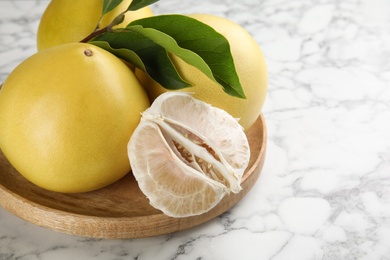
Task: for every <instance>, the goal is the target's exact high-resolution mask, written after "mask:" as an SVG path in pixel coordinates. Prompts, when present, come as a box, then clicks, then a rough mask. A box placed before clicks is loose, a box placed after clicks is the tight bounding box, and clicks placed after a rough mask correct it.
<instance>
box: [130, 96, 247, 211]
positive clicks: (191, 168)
mask: <svg viewBox="0 0 390 260" xmlns="http://www.w3.org/2000/svg"><path fill="white" fill-rule="evenodd" d="M128 154H129V159H130V164H131V168H132V171H133V174H134V176H135V178H136V180H137V182H138V185H139V187H140V189H141V191H142V192H143V193H144V194H145V195H146V197H147V198H148V199H149V201H150V204H151V205H152V206H153V207H155V208H157V209H159V210H161V211H162V212H163V213H164V214H166V215H168V216H171V217H188V216H194V215H200V214H202V213H205V212H207V211H209V210H210V209H212V208H213V207H214V206H216V205H217V204H218V202H219V201H221V199H222V198H223V197H224V196H225V195H226V194H229V193H230V192H233V193H238V192H240V190H241V186H240V183H241V179H242V176H243V174H244V171H245V169H246V167H247V166H248V163H249V158H250V148H249V144H248V140H247V137H246V135H245V133H244V130H243V128H242V126H241V125H240V124H239V123H238V122H237V120H236V119H235V118H233V117H232V116H231V115H230V114H228V113H227V112H226V111H224V110H221V109H219V108H215V107H212V106H211V105H209V104H207V103H205V102H203V101H200V100H197V99H195V98H193V97H192V96H191V95H190V94H187V93H179V92H167V93H164V94H162V95H160V96H159V97H158V98H157V99H156V100H155V101H154V102H153V104H152V105H151V107H150V108H148V109H147V110H146V111H144V112H143V114H142V118H141V122H140V123H139V125H138V126H137V128H136V130H135V131H134V133H133V135H132V137H131V139H130V141H129V144H128Z"/></svg>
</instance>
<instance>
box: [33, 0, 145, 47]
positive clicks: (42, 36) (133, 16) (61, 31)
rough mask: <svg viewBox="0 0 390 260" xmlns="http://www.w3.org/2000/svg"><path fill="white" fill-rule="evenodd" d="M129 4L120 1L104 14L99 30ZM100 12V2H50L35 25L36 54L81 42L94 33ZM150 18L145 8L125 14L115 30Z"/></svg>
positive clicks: (92, 0)
mask: <svg viewBox="0 0 390 260" xmlns="http://www.w3.org/2000/svg"><path fill="white" fill-rule="evenodd" d="M131 1H132V0H124V1H123V2H122V3H121V4H120V5H118V6H117V7H116V8H115V9H113V10H111V11H110V12H108V13H107V14H105V15H104V17H103V19H102V23H101V26H100V28H104V27H106V26H107V25H108V24H110V23H111V22H112V20H113V19H114V18H115V17H116V16H117V15H119V14H120V13H121V12H123V11H125V10H126V9H127V7H128V6H129V5H130V3H131ZM102 10H103V0H82V1H70V0H51V2H50V3H49V5H48V6H47V8H46V10H45V11H44V13H43V15H42V17H41V20H40V23H39V27H38V32H37V48H38V50H42V49H46V48H49V47H52V46H56V45H60V44H63V43H70V42H79V41H81V40H83V39H84V38H85V37H87V36H88V35H90V34H91V33H92V32H93V31H94V30H95V28H96V26H97V24H98V22H99V19H100V17H101V14H102ZM152 15H153V13H152V10H151V9H150V8H149V7H144V8H141V9H139V10H137V11H129V12H127V13H126V15H125V20H124V21H123V22H122V23H121V24H119V25H117V26H115V27H124V26H126V25H127V24H128V23H130V22H131V21H134V20H137V19H140V18H144V17H149V16H152Z"/></svg>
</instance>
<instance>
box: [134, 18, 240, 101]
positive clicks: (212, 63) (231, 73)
mask: <svg viewBox="0 0 390 260" xmlns="http://www.w3.org/2000/svg"><path fill="white" fill-rule="evenodd" d="M133 25H141V26H142V27H144V28H152V29H154V30H157V31H160V32H162V33H165V34H167V35H169V36H171V37H172V38H173V39H174V40H175V41H176V42H177V44H178V46H180V47H181V48H183V49H187V50H190V51H192V52H194V53H196V54H198V55H199V56H200V57H201V58H202V59H203V60H204V61H205V62H206V63H207V65H208V66H209V67H210V69H211V71H212V74H213V76H214V78H215V80H216V81H217V82H218V83H219V84H220V85H221V86H222V88H223V90H224V91H225V92H226V93H228V94H229V95H232V96H236V97H240V98H245V94H244V91H243V89H242V86H241V83H240V80H239V77H238V75H237V72H236V69H235V66H234V61H233V57H232V55H231V52H230V45H229V42H228V41H227V39H226V38H225V37H224V36H223V35H221V34H220V33H218V32H217V31H215V30H214V29H213V28H212V27H210V26H208V25H206V24H204V23H202V22H200V21H198V20H196V19H194V18H190V17H188V16H184V15H158V16H153V17H148V18H143V19H139V20H136V21H133V22H131V23H130V24H129V27H131V26H133ZM149 37H151V36H150V35H149ZM153 39H154V37H153ZM154 40H156V39H154ZM173 53H174V54H176V53H175V52H173Z"/></svg>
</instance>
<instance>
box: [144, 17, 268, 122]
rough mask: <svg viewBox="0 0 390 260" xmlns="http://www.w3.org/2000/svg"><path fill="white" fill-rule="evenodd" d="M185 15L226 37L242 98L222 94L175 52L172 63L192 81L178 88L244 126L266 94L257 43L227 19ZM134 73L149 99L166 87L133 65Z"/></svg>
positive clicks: (220, 89) (265, 73) (265, 75)
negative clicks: (216, 108) (227, 114)
mask: <svg viewBox="0 0 390 260" xmlns="http://www.w3.org/2000/svg"><path fill="white" fill-rule="evenodd" d="M189 16H190V17H192V18H195V19H197V20H199V21H201V22H203V23H205V24H207V25H209V26H211V27H213V28H214V29H215V30H216V31H217V32H219V33H220V34H222V35H223V36H225V38H226V39H227V40H228V41H229V44H230V48H231V53H232V56H233V58H234V65H235V67H236V71H237V74H238V76H239V78H240V82H241V85H242V87H243V89H244V92H245V95H246V99H240V98H237V97H233V96H230V95H228V94H226V93H225V92H224V91H223V90H222V88H221V86H219V85H218V84H217V83H215V82H214V81H212V80H211V79H209V78H208V77H206V76H205V75H204V74H203V73H202V72H201V71H199V70H198V69H196V68H195V67H193V66H191V65H189V64H187V63H185V62H184V61H183V60H181V59H180V58H178V57H177V56H174V55H171V57H172V60H173V63H174V64H175V65H176V66H177V67H178V71H179V72H180V73H181V74H182V76H183V78H184V79H185V80H187V81H188V82H190V83H192V84H193V86H192V87H189V88H185V89H182V90H180V91H186V92H191V93H193V96H194V97H195V98H197V99H200V100H202V101H205V102H207V103H210V104H212V105H213V106H216V107H219V108H221V109H223V110H225V111H227V112H228V113H229V114H231V115H232V116H233V117H235V118H239V119H240V121H239V123H240V124H241V125H242V126H243V127H244V129H248V128H249V127H250V126H251V125H252V124H253V123H254V122H255V121H256V119H257V118H258V117H259V115H260V113H261V109H262V106H263V104H264V101H265V98H266V94H267V86H268V76H267V69H266V62H265V59H264V56H263V53H262V51H261V49H260V47H259V45H258V44H257V42H256V41H255V40H254V39H253V38H252V36H251V35H250V34H249V33H248V32H247V31H246V30H245V29H243V28H242V27H241V26H240V25H238V24H236V23H234V22H232V21H230V20H228V19H225V18H222V17H219V16H215V15H207V14H193V15H189ZM136 75H137V77H138V78H139V79H140V81H141V83H142V85H143V86H144V87H145V89H146V91H147V92H148V95H149V98H150V100H151V101H153V100H154V99H155V98H156V97H157V96H159V95H160V94H161V93H164V92H165V91H168V90H166V89H165V88H163V87H161V85H159V84H158V83H157V82H155V81H153V80H152V79H151V78H150V77H149V76H147V75H146V74H145V73H144V72H142V71H141V70H138V69H137V70H136Z"/></svg>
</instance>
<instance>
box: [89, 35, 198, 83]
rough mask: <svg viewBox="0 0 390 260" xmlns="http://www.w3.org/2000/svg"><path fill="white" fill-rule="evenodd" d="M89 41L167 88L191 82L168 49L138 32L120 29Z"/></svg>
mask: <svg viewBox="0 0 390 260" xmlns="http://www.w3.org/2000/svg"><path fill="white" fill-rule="evenodd" d="M89 43H91V44H94V45H97V46H99V47H101V48H103V49H106V50H107V51H109V52H111V53H113V54H114V55H116V56H117V57H119V58H121V59H123V60H125V61H127V62H130V63H132V64H134V65H135V66H136V67H137V68H139V69H141V70H143V71H145V72H146V73H147V74H148V75H149V76H150V77H151V78H152V79H154V80H155V81H157V82H158V83H159V84H161V85H162V86H163V87H164V88H167V89H172V90H174V89H182V88H185V87H189V86H190V84H189V83H188V82H186V81H185V80H183V79H182V78H181V77H180V75H179V73H178V72H177V70H176V68H175V66H174V65H173V63H172V61H171V59H170V58H169V56H168V53H167V52H166V50H165V49H164V48H163V47H161V46H160V45H158V44H156V43H155V42H153V41H152V40H150V39H149V38H147V37H145V36H143V35H142V34H139V33H137V32H130V31H126V30H118V31H113V32H107V33H104V34H101V35H99V36H97V37H95V38H94V39H93V40H92V41H90V42H89Z"/></svg>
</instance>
